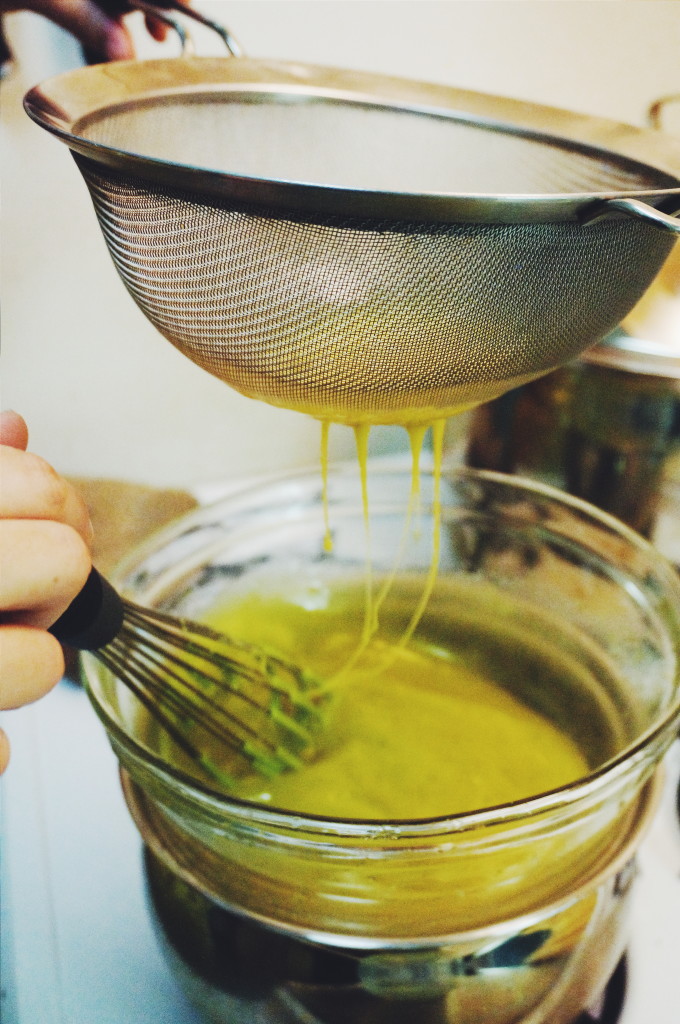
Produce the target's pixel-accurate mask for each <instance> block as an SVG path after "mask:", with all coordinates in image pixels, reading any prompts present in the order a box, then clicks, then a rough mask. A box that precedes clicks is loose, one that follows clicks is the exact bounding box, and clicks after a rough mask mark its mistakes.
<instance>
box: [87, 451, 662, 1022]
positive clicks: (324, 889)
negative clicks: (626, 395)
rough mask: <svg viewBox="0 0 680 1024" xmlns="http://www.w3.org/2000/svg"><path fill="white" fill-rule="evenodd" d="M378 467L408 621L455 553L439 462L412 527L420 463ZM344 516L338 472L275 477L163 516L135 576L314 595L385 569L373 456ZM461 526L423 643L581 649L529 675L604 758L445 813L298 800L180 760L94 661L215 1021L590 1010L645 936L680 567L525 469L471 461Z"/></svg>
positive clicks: (183, 973)
mask: <svg viewBox="0 0 680 1024" xmlns="http://www.w3.org/2000/svg"><path fill="white" fill-rule="evenodd" d="M368 479H369V489H370V545H368V547H369V548H370V561H371V566H372V573H373V574H374V577H375V578H377V577H378V576H381V575H382V576H389V574H390V573H393V574H394V578H393V583H392V587H391V591H390V595H391V596H390V597H389V598H388V599H387V601H386V602H385V605H384V607H383V610H382V611H381V616H382V615H387V616H388V617H389V615H390V614H394V615H395V616H397V618H399V616H402V618H403V617H404V615H406V619H407V618H408V613H409V611H410V610H412V608H411V606H412V604H413V603H414V602H415V596H414V595H415V594H416V593H420V592H421V588H422V581H423V578H424V576H425V575H426V574H427V571H428V567H429V565H430V562H431V557H432V546H433V526H434V524H435V523H436V521H437V520H436V517H435V515H434V508H435V491H434V489H433V479H432V474H431V473H429V472H423V473H421V496H420V504H419V508H418V511H417V513H416V515H415V517H414V523H413V524H412V527H411V528H410V530H408V531H407V532H406V533H405V532H404V521H405V508H406V505H407V503H408V499H409V493H410V486H411V479H410V472H408V471H405V470H403V469H401V468H396V469H395V468H384V467H381V466H378V465H374V466H371V467H370V468H369V477H368ZM328 514H329V521H330V528H331V533H332V538H333V545H332V550H330V551H329V550H328V549H327V548H328V545H327V544H325V535H326V527H325V522H324V507H323V495H322V488H321V481H320V478H319V475H318V474H317V473H310V474H308V475H301V476H295V477H286V478H281V479H278V480H275V481H272V482H268V483H265V484H262V485H259V486H256V487H253V488H252V489H248V490H244V491H241V492H239V493H237V494H235V495H233V496H231V497H229V498H227V499H225V500H223V501H221V502H219V503H217V504H215V505H213V506H208V507H203V508H201V509H199V510H198V511H196V512H193V513H191V514H189V515H188V516H186V517H184V518H183V519H181V520H179V521H177V523H176V524H174V525H172V526H171V527H169V528H167V529H166V530H164V531H163V532H161V533H159V534H157V535H156V536H155V537H154V538H152V539H151V540H150V541H149V542H148V543H147V544H146V545H145V546H144V547H142V548H141V549H139V550H138V551H137V552H136V553H135V554H134V556H133V558H132V559H131V560H130V561H129V562H128V563H127V564H126V566H124V567H123V568H122V569H121V572H120V573H119V576H118V578H117V580H116V583H117V584H118V586H119V587H120V588H121V589H122V590H123V591H124V592H125V593H126V594H127V595H128V596H131V597H133V598H134V599H135V600H137V601H138V602H141V603H148V604H151V605H154V606H158V607H162V608H163V609H166V610H171V611H173V612H177V613H181V614H186V615H188V616H190V617H193V618H196V619H201V618H202V617H205V616H206V615H208V614H209V613H210V610H211V609H213V608H214V607H215V606H216V605H218V604H219V603H220V602H221V601H223V600H224V599H225V597H229V598H234V599H237V598H239V597H241V596H242V597H247V596H248V595H252V594H257V595H268V594H272V593H274V594H276V593H280V592H285V593H287V595H288V596H289V597H290V598H291V599H292V600H294V601H295V602H296V603H297V604H298V606H299V607H300V608H302V609H303V610H306V612H305V613H307V611H308V612H309V614H312V612H313V609H314V608H318V607H320V606H322V605H324V602H326V601H327V600H328V595H329V594H332V593H333V592H335V590H336V589H337V588H338V587H341V586H343V585H344V583H345V582H346V581H347V580H348V579H354V580H362V579H363V578H364V574H365V571H366V556H367V535H366V529H365V523H364V518H363V509H362V500H361V488H360V482H359V479H358V474H357V473H356V472H355V470H354V468H353V467H338V468H336V469H334V470H333V471H332V472H331V475H330V480H329V487H328ZM439 536H440V543H441V550H440V557H439V570H438V575H437V581H436V584H435V587H434V589H433V592H432V595H431V597H430V601H429V603H428V606H427V610H426V613H425V615H424V616H423V619H422V621H421V624H420V625H419V627H418V629H417V630H416V634H415V637H416V639H417V638H418V637H419V636H420V635H422V634H424V633H427V631H428V629H431V628H433V627H432V623H435V624H436V626H437V630H438V633H437V636H438V638H439V640H442V638H447V637H448V638H449V639H450V640H451V643H452V644H453V645H454V646H455V643H456V642H457V639H459V638H460V637H462V636H465V635H468V634H469V633H470V631H474V630H475V628H476V627H477V625H478V624H479V623H480V622H481V621H482V620H483V622H484V628H485V629H486V630H487V632H486V634H485V635H488V636H492V637H493V629H492V631H491V633H489V632H488V627H489V625H491V626H492V627H493V628H494V629H495V628H496V625H498V628H499V629H500V633H499V636H501V643H505V642H509V641H510V640H513V639H516V638H518V637H521V636H523V635H532V636H534V637H536V638H538V640H539V641H540V643H541V644H548V645H549V646H550V648H551V650H553V651H554V658H555V661H554V664H555V665H558V666H559V665H567V664H568V665H570V666H571V669H572V671H571V672H570V674H569V675H568V678H567V676H566V675H565V681H564V686H562V685H561V684H560V677H559V673H557V674H556V673H552V675H551V678H550V679H548V678H547V677H546V678H544V677H532V678H525V677H524V676H522V674H521V673H520V677H519V679H518V680H517V681H516V684H515V685H516V686H517V687H518V695H519V697H520V698H521V699H522V700H525V701H526V702H527V703H529V704H531V705H532V706H533V707H536V708H538V709H540V710H541V711H543V712H544V713H545V714H546V715H547V716H548V717H550V718H552V719H553V720H554V721H555V722H556V723H557V724H558V725H559V726H560V728H561V729H562V730H564V731H565V732H567V733H569V734H570V735H571V736H572V737H573V738H574V739H576V740H577V742H578V743H579V745H580V747H581V749H582V750H583V752H584V754H585V755H586V757H587V759H588V763H589V764H590V765H591V768H590V770H589V772H588V774H587V775H586V776H585V777H583V778H580V779H579V780H577V781H576V782H573V783H571V784H569V785H564V786H562V787H560V788H558V789H554V790H552V791H549V792H540V791H538V792H536V793H535V794H532V795H531V796H530V797H529V798H527V799H522V800H517V801H514V802H512V803H509V804H504V805H501V806H495V807H490V808H489V807H486V808H479V809H477V810H471V811H467V812H466V813H456V809H455V807H452V808H451V813H450V814H448V815H445V816H439V817H436V818H433V817H430V818H416V819H409V820H399V821H394V820H379V819H378V820H375V819H370V820H369V819H339V818H332V817H322V816H318V815H316V816H315V815H313V814H306V813H299V812H287V811H284V810H279V809H277V808H276V807H273V806H270V805H266V804H260V803H256V802H249V801H247V800H242V799H237V798H235V797H233V796H229V795H227V794H225V793H224V792H220V791H219V790H218V789H216V788H215V784H214V783H211V782H210V780H209V779H207V778H205V777H202V776H201V774H200V770H199V769H198V768H196V767H195V766H194V765H192V763H191V762H190V761H188V760H183V759H182V758H181V757H180V756H177V757H174V756H173V757H172V758H169V757H168V756H167V755H166V753H165V752H164V751H163V750H162V749H160V748H159V747H158V746H157V745H156V744H155V743H154V742H153V739H152V738H150V734H149V733H148V732H145V731H144V729H143V728H141V727H140V709H139V707H138V706H137V705H136V703H135V698H134V697H132V696H131V695H130V694H129V693H128V692H127V691H126V690H125V689H124V688H123V687H122V685H121V684H120V683H119V682H118V681H117V680H116V679H115V678H114V677H113V676H111V675H110V674H109V673H108V672H107V671H106V670H105V669H103V668H102V667H101V666H100V665H99V664H98V663H97V662H96V661H94V660H93V659H91V658H89V657H87V658H86V664H85V672H86V678H87V687H88V691H89V694H90V697H91V699H92V701H93V703H94V706H95V709H96V710H97V712H98V714H99V715H100V717H101V719H102V721H103V723H104V725H105V727H106V729H107V732H108V735H109V738H110V741H111V743H112V745H113V748H114V750H115V752H116V754H117V756H118V758H119V761H120V764H121V767H122V770H123V784H124V790H125V794H126V798H127V801H128V804H129V807H130V809H131V812H132V815H133V817H134V819H135V821H136V823H137V825H138V827H139V830H140V833H141V835H142V837H143V840H144V843H145V845H146V847H147V851H148V857H147V863H148V866H149V881H150V891H151V895H152V900H151V905H152V908H153V913H154V915H155V917H156V919H157V922H158V925H159V931H160V933H161V935H162V941H163V944H164V948H165V949H166V951H167V952H168V957H169V960H170V963H171V964H172V966H173V968H174V970H175V971H176V973H177V975H178V977H179V979H180V981H181V983H182V984H183V985H184V987H185V988H186V990H187V991H188V992H189V994H190V995H191V997H192V998H193V999H194V1000H195V1001H196V1002H197V1004H198V1005H199V1006H201V1007H202V1009H203V1010H204V1012H205V1014H206V1017H208V1019H210V1020H214V1021H219V1022H234V1024H265V1022H266V1024H274V1022H284V1021H285V1022H292V1021H299V1022H303V1021H305V1022H309V1021H313V1022H315V1024H319V1022H321V1024H336V1022H337V1024H340V1022H342V1024H346V1022H348V1021H352V1022H356V1024H363V1022H366V1024H369V1022H370V1024H373V1022H381V1024H383V1022H384V1024H397V1022H406V1021H409V1022H410V1021H417V1022H418V1024H453V1022H456V1024H460V1022H463V1024H510V1022H515V1024H517V1022H520V1021H521V1022H526V1024H529V1022H531V1024H542V1022H545V1024H567V1022H571V1021H573V1020H574V1019H575V1018H576V1017H577V1016H578V1015H579V1013H580V1012H581V1011H582V1010H583V1009H584V1008H585V1007H586V1006H587V1005H588V1004H589V1002H590V1001H591V1000H592V999H593V998H594V997H595V996H596V995H597V994H598V992H599V991H600V990H601V989H602V987H603V986H604V984H605V982H606V981H607V979H608V977H609V975H610V974H611V972H612V970H613V969H614V966H615V965H616V963H617V962H618V959H619V958H620V956H621V953H622V951H623V949H624V947H625V941H626V916H627V910H628V907H629V899H630V882H631V879H632V877H633V874H634V871H633V864H634V854H635V850H636V848H637V846H638V844H639V842H640V840H641V838H642V835H643V833H644V829H645V826H646V824H647V823H648V821H649V818H650V816H651V814H652V813H653V809H654V795H655V791H656V789H657V788H658V774H659V772H658V769H659V766H660V763H661V761H662V758H663V755H664V753H665V751H666V750H667V748H668V747H669V746H670V744H671V742H672V740H673V738H674V736H675V735H676V734H677V729H678V721H679V719H680V675H679V673H678V653H679V650H680V581H679V580H678V578H677V577H676V575H675V574H674V573H673V570H672V569H671V568H670V566H669V565H668V564H667V563H666V562H665V560H664V559H663V558H662V557H661V556H660V555H659V554H658V553H657V552H656V551H655V549H654V548H653V547H652V546H651V545H649V544H648V543H647V542H646V541H645V540H643V539H642V538H641V537H639V536H638V535H637V534H635V533H634V532H632V531H631V530H629V529H628V528H627V527H625V526H624V525H622V524H620V523H619V522H618V521H616V520H614V519H613V518H611V517H609V516H608V515H606V514H605V513H602V512H600V511H598V510H596V509H595V508H593V507H591V506H589V505H586V504H585V503H583V502H580V501H579V500H577V499H573V498H570V497H567V496H565V495H564V494H562V493H560V492H558V491H556V490H552V489H550V488H547V487H544V486H542V485H540V484H537V483H531V482H529V481H526V480H522V479H520V478H516V477H505V476H502V475H499V474H494V473H485V472H478V471H474V470H451V471H447V472H445V473H444V475H443V478H442V483H441V524H440V527H439ZM404 537H406V538H407V539H406V542H404ZM397 552H399V554H398V556H397ZM397 557H398V560H399V565H398V567H397V568H395V560H396V559H397ZM489 595H491V603H490V601H489ZM390 602H391V604H390ZM405 606H407V607H406V608H405ZM358 618H359V619H360V616H359V617H358ZM404 621H405V620H404ZM356 628H357V632H358V634H359V633H360V632H361V622H360V621H357V624H356ZM442 642H443V641H442ZM394 784H395V786H398V785H399V779H398V778H397V779H395V780H394ZM537 788H539V789H540V787H538V785H537Z"/></svg>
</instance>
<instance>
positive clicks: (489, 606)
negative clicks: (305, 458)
mask: <svg viewBox="0 0 680 1024" xmlns="http://www.w3.org/2000/svg"><path fill="white" fill-rule="evenodd" d="M410 433H411V451H412V471H411V487H410V499H409V502H408V511H407V513H406V517H405V518H406V525H405V528H404V533H403V535H402V545H403V544H404V542H405V538H408V535H409V531H411V530H413V529H418V527H417V526H415V527H414V524H413V523H412V520H418V519H419V511H420V494H419V481H420V470H419V462H420V453H421V447H422V443H423V437H424V434H425V428H423V427H419V428H417V429H416V428H414V429H413V430H412V431H411V432H410ZM356 436H357V452H358V458H359V464H360V471H361V473H360V475H361V483H362V486H361V491H362V505H363V508H362V516H363V521H364V529H365V534H366V542H365V548H366V553H365V559H366V564H365V569H364V572H363V573H361V572H359V573H358V574H357V573H356V572H353V573H350V575H349V576H348V577H347V578H346V579H344V578H343V579H340V580H337V579H336V578H335V576H334V575H333V574H331V578H332V582H331V583H328V584H327V585H324V586H321V590H322V591H323V592H324V593H325V595H326V596H325V598H324V599H323V600H322V599H321V598H320V596H319V592H318V587H319V582H318V580H317V581H316V582H314V583H313V584H312V583H310V584H307V583H306V582H305V573H306V572H307V569H306V567H305V566H304V565H303V566H301V567H300V575H299V578H297V576H296V579H295V580H293V579H291V578H290V577H287V578H286V579H282V580H280V581H278V582H277V581H276V580H275V579H270V578H268V580H267V581H266V582H265V584H264V585H260V584H258V585H257V586H256V587H255V588H254V589H253V592H252V593H250V592H248V591H247V589H246V592H245V593H241V595H240V596H239V597H234V599H233V600H231V601H230V602H229V603H225V604H224V605H222V606H219V607H216V608H215V609H213V611H212V612H211V613H210V614H209V615H208V621H210V622H211V623H212V624H213V625H215V626H216V627H217V628H218V629H221V630H223V631H225V632H227V633H229V634H231V635H234V636H236V637H243V638H244V639H246V640H250V641H251V642H254V643H257V644H260V645H264V646H266V647H268V648H270V649H272V650H275V651H277V652H279V653H281V654H283V655H284V656H287V657H289V658H290V659H291V660H293V661H294V662H296V663H297V664H300V665H302V666H304V667H305V668H306V669H308V670H309V671H310V672H311V673H313V674H314V675H316V677H317V678H319V679H321V680H325V681H326V686H327V687H328V688H329V689H331V690H332V691H333V702H332V713H331V715H330V718H329V722H328V727H327V730H326V732H325V734H324V736H323V739H322V743H321V748H320V749H319V750H317V751H316V753H315V756H314V757H313V758H312V759H311V760H310V761H309V762H308V763H306V764H303V766H302V767H301V768H299V769H296V770H295V771H291V772H287V773H284V774H283V775H281V776H279V777H278V778H275V779H272V780H267V781H264V780H263V779H262V778H261V777H258V776H256V775H254V774H253V773H252V772H250V773H248V772H247V771H246V770H242V771H241V774H240V777H239V769H238V766H234V765H233V764H226V767H227V768H228V769H229V771H230V772H231V773H232V775H233V774H234V772H235V774H236V777H237V779H238V781H237V785H236V792H237V794H238V795H239V796H241V797H245V798H247V799H250V800H255V801H259V802H263V803H267V804H269V805H271V806H277V807H282V808H286V809H289V810H295V811H299V812H307V813H315V814H322V815H329V816H334V815H337V816H341V817H342V816H345V817H359V818H362V817H369V818H380V817H383V816H384V817H397V818H405V817H427V816H434V815H443V814H454V813H459V812H462V811H466V810H474V809H479V808H481V807H488V806H492V805H495V804H498V803H502V802H506V801H513V800H520V799H523V798H525V797H528V796H530V795H533V794H535V793H538V792H543V791H546V790H548V789H551V788H555V787H559V786H562V785H565V784H567V783H569V782H571V781H574V780H575V779H577V778H580V777H582V776H583V775H584V774H586V773H587V772H588V771H589V770H591V769H592V768H593V767H595V766H596V765H598V764H601V763H602V762H603V761H604V760H606V759H607V757H609V756H611V754H612V753H613V752H614V751H615V750H617V749H618V747H619V745H620V744H619V740H618V739H617V726H616V715H615V713H614V712H613V711H612V709H611V708H607V707H605V706H604V705H603V704H602V702H601V700H600V697H599V696H598V694H599V693H601V692H602V688H600V687H599V685H598V680H597V678H596V674H595V675H593V674H592V673H591V672H590V670H589V669H587V668H585V667H584V666H585V665H587V662H588V659H587V657H585V656H580V655H577V656H572V655H571V654H567V653H564V652H563V651H562V648H561V646H560V641H559V639H558V638H559V636H560V630H561V625H560V623H559V622H557V621H554V622H553V621H552V620H551V621H550V623H547V622H545V621H541V622H538V621H535V622H533V624H532V620H531V616H532V612H531V611H530V610H529V609H527V610H526V611H525V612H523V613H522V614H521V615H520V618H521V619H522V621H523V622H524V626H523V629H522V631H520V633H518V632H517V630H514V631H513V629H510V628H509V627H507V625H504V623H507V622H510V621H511V620H513V617H514V611H513V609H514V607H515V606H514V604H513V603H512V601H511V600H510V599H506V600H507V601H508V602H509V605H508V607H506V606H504V604H503V600H504V599H503V598H501V597H499V595H498V594H496V593H495V592H493V591H492V589H491V588H490V587H486V589H485V587H484V586H483V585H482V586H481V587H480V586H476V587H475V588H473V589H472V590H471V589H469V587H465V586H463V585H461V584H460V583H459V582H455V580H451V579H450V578H447V577H444V578H443V579H439V578H438V564H439V553H440V552H439V545H440V532H441V496H440V478H441V463H442V449H443V436H444V422H443V421H442V422H438V423H436V424H435V425H434V430H433V477H434V487H433V494H432V501H431V509H430V514H429V517H428V518H427V522H428V530H430V529H431V530H432V541H431V544H432V547H431V552H430V559H429V565H427V566H426V568H424V570H423V571H422V572H421V573H419V574H413V573H412V572H411V573H409V575H408V576H405V575H403V574H401V573H400V570H399V560H400V552H397V553H396V555H395V556H391V557H392V558H393V561H392V564H391V566H390V568H389V570H388V571H384V568H381V570H380V572H379V573H377V574H376V573H375V571H374V569H373V566H372V558H371V553H370V516H369V510H370V508H369V506H370V495H369V482H370V481H369V478H368V433H367V430H362V429H359V430H357V431H356ZM322 444H323V449H324V452H325V454H324V455H323V456H322V467H323V480H324V501H323V504H324V506H325V509H324V547H325V548H326V550H327V551H328V552H329V553H331V552H332V547H333V545H332V539H331V528H332V522H331V521H330V520H332V512H331V515H330V516H329V513H328V500H327V499H328V492H327V485H328V459H327V444H328V430H327V428H326V429H324V430H323V431H322ZM411 536H412V534H411ZM330 561H331V563H332V559H330ZM314 573H315V570H313V571H311V573H310V575H311V577H312V578H314V579H315V575H314ZM308 586H309V587H310V588H311V589H309V590H308V589H307V587H308ZM374 590H375V591H376V592H377V596H374ZM358 622H363V625H362V626H361V627H360V629H359V633H358V632H357V623H358ZM546 637H548V638H549V639H548V640H546V639H545V638H546ZM470 638H472V639H470ZM569 642H570V643H571V641H569ZM564 646H565V649H566V648H568V647H569V644H565V645H564ZM614 688H615V687H614ZM607 689H608V687H604V691H605V692H606V691H607ZM609 689H612V687H611V686H609ZM551 690H554V693H555V694H556V695H557V696H556V697H555V706H556V707H563V706H565V700H564V694H565V692H569V691H570V690H571V691H573V692H574V694H575V696H574V699H573V701H570V702H567V703H570V705H571V706H572V707H575V708H580V709H582V710H584V715H585V717H580V716H579V717H578V720H577V719H576V717H574V718H573V720H572V721H566V722H565V721H564V720H563V718H560V716H559V714H557V713H555V714H553V713H552V710H551V707H550V704H549V699H548V698H547V697H546V700H547V701H548V704H547V705H545V706H544V705H543V704H542V703H541V701H542V700H543V698H542V697H541V699H540V700H539V701H538V703H537V701H536V693H537V692H539V691H540V692H541V693H542V692H543V691H545V693H546V694H550V693H551ZM587 723H591V726H592V723H597V727H596V735H597V737H599V738H598V739H597V740H594V739H593V727H588V728H586V724H587ZM585 733H587V735H588V736H590V739H588V738H586V740H585V741H584V739H583V735H584V734H585ZM208 753H209V755H210V756H211V757H212V758H213V760H214V761H215V762H219V758H220V757H223V756H224V755H223V753H221V752H220V751H219V750H218V749H215V750H213V751H210V752H208Z"/></svg>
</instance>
